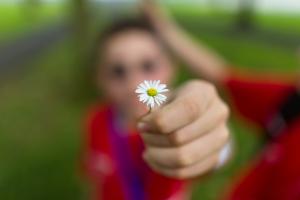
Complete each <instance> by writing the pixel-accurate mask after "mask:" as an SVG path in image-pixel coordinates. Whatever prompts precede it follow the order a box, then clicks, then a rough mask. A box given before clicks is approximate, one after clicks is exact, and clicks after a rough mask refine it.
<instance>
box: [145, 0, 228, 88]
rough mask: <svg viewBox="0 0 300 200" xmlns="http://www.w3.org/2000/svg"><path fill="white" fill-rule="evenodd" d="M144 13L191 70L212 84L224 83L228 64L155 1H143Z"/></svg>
mask: <svg viewBox="0 0 300 200" xmlns="http://www.w3.org/2000/svg"><path fill="white" fill-rule="evenodd" d="M141 7H142V11H143V13H144V14H145V15H146V17H147V18H148V19H149V21H150V23H151V24H152V25H153V26H154V28H155V29H156V31H157V32H158V34H159V35H160V37H161V38H162V39H163V40H164V42H165V43H166V44H167V46H168V47H169V48H170V49H171V50H172V51H173V53H175V55H176V56H178V57H179V58H180V59H181V60H182V61H183V62H185V63H186V64H187V66H188V67H189V69H190V70H191V71H193V72H194V73H196V74H197V75H199V76H202V77H203V78H205V79H208V80H210V81H212V82H215V83H218V82H223V81H224V80H225V79H226V77H227V74H228V69H226V62H225V60H224V59H223V58H221V57H220V56H219V55H218V54H217V53H215V52H214V51H212V50H211V49H209V48H207V47H206V46H205V45H204V44H202V43H200V42H198V41H197V42H195V41H193V40H192V38H191V37H190V36H189V35H188V34H187V33H186V32H185V31H184V30H183V29H181V28H180V27H179V26H178V25H177V24H176V22H175V21H173V20H172V18H170V16H168V15H167V13H166V12H165V11H164V10H163V9H162V8H161V7H160V6H159V5H158V4H157V3H156V2H155V1H154V0H143V1H142V6H141Z"/></svg>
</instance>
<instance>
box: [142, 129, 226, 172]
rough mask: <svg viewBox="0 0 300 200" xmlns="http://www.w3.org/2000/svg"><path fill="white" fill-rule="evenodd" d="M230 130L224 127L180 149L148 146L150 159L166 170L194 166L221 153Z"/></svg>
mask: <svg viewBox="0 0 300 200" xmlns="http://www.w3.org/2000/svg"><path fill="white" fill-rule="evenodd" d="M228 138H229V130H228V128H227V126H226V125H222V126H220V127H218V128H216V129H214V130H213V131H212V132H210V133H208V134H206V135H203V136H202V137H200V138H198V139H196V140H194V141H193V142H190V143H188V144H185V145H183V146H180V147H175V148H166V147H154V146H146V149H147V154H148V156H149V158H151V159H152V160H153V162H156V163H157V164H158V165H161V166H164V167H166V168H178V167H185V166H188V165H192V164H194V163H196V162H198V161H200V160H202V159H204V158H205V157H206V156H207V155H209V154H211V153H213V152H216V151H219V150H220V149H221V148H222V147H223V146H224V145H225V144H226V142H227V141H228Z"/></svg>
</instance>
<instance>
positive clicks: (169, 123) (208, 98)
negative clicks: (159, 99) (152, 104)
mask: <svg viewBox="0 0 300 200" xmlns="http://www.w3.org/2000/svg"><path fill="white" fill-rule="evenodd" d="M215 97H216V91H215V89H214V87H212V86H211V85H209V84H207V83H205V82H201V81H193V82H191V83H189V84H186V85H185V87H183V88H181V89H180V90H179V91H178V92H177V95H176V97H175V99H174V101H171V102H170V103H169V104H167V105H166V106H164V107H162V108H161V109H159V110H156V111H154V112H153V113H150V114H149V115H147V116H145V117H144V118H142V119H141V122H143V123H144V127H147V128H148V130H145V129H144V130H141V129H140V131H141V132H147V131H148V132H153V133H163V134H167V133H170V132H173V131H175V130H177V129H179V128H181V127H183V126H185V125H187V124H190V123H191V122H193V121H194V120H196V119H197V118H198V117H199V116H201V114H202V113H203V112H204V111H205V110H206V109H207V108H208V105H209V104H210V103H211V102H212V101H213V100H214V99H216V98H215Z"/></svg>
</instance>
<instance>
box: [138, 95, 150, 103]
mask: <svg viewBox="0 0 300 200" xmlns="http://www.w3.org/2000/svg"><path fill="white" fill-rule="evenodd" d="M139 98H140V101H142V102H143V103H145V102H146V101H147V99H148V98H149V97H148V95H146V94H141V95H140V96H139Z"/></svg>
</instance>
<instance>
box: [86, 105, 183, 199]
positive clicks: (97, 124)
mask: <svg viewBox="0 0 300 200" xmlns="http://www.w3.org/2000/svg"><path fill="white" fill-rule="evenodd" d="M117 119H118V117H117V113H116V112H115V111H114V110H113V109H112V107H110V106H103V105H102V106H100V105H98V106H95V107H94V108H93V109H92V110H91V112H90V114H89V116H88V119H87V126H86V127H87V130H86V133H87V137H86V138H87V141H86V145H85V146H86V148H85V151H84V155H85V156H84V166H85V171H86V173H87V174H88V175H89V177H90V178H91V183H92V185H93V186H94V187H95V196H94V198H93V199H101V200H125V199H126V200H167V199H172V200H183V199H185V198H184V196H185V195H186V183H185V182H184V181H180V180H175V179H170V178H167V177H164V176H162V175H160V174H157V173H155V172H154V171H152V170H151V169H150V168H148V166H147V164H146V163H144V161H143V159H142V153H143V150H144V146H143V143H142V140H141V138H140V135H139V134H138V133H126V131H125V132H124V130H121V129H122V128H121V126H120V124H118V120H117Z"/></svg>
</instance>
